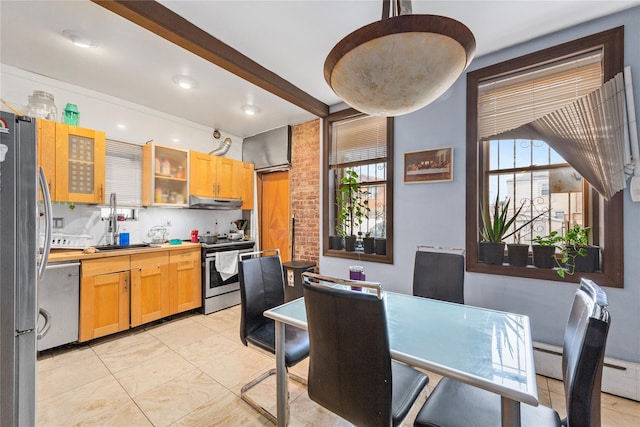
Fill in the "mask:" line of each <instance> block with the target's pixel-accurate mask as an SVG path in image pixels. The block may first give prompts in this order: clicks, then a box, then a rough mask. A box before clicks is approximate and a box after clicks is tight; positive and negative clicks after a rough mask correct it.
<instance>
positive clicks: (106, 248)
mask: <svg viewBox="0 0 640 427" xmlns="http://www.w3.org/2000/svg"><path fill="white" fill-rule="evenodd" d="M155 247H157V246H151V245H150V244H149V243H136V244H133V245H102V246H95V248H96V249H97V250H99V251H100V252H107V251H119V250H124V249H129V250H130V249H144V248H155Z"/></svg>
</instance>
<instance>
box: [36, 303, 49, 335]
mask: <svg viewBox="0 0 640 427" xmlns="http://www.w3.org/2000/svg"><path fill="white" fill-rule="evenodd" d="M38 311H39V313H40V315H42V317H44V326H43V327H42V329H41V330H39V331H38V335H37V338H38V339H39V340H41V339H42V338H44V336H45V335H47V333H48V332H49V329H51V313H49V312H48V311H47V310H45V309H44V308H42V307H41V308H40V310H38Z"/></svg>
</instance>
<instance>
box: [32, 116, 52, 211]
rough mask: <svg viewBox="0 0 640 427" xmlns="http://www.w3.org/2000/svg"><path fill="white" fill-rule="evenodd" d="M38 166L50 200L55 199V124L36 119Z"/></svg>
mask: <svg viewBox="0 0 640 427" xmlns="http://www.w3.org/2000/svg"><path fill="white" fill-rule="evenodd" d="M36 124H37V125H36V129H37V132H38V164H39V165H40V166H41V167H42V169H43V170H44V174H45V176H46V178H47V185H48V186H49V193H50V194H51V200H54V201H57V199H56V122H53V121H51V120H43V119H36Z"/></svg>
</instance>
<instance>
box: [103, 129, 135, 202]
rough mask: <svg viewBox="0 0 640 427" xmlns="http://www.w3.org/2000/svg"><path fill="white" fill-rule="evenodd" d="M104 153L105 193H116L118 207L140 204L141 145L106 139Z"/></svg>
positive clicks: (107, 198)
mask: <svg viewBox="0 0 640 427" xmlns="http://www.w3.org/2000/svg"><path fill="white" fill-rule="evenodd" d="M106 154H107V159H106V169H107V170H106V181H107V182H106V188H107V193H106V194H107V195H109V194H111V193H116V194H117V201H118V206H119V207H120V206H129V207H140V206H142V147H141V146H140V145H135V144H128V143H126V142H120V141H114V140H110V139H107V141H106ZM106 200H109V197H106Z"/></svg>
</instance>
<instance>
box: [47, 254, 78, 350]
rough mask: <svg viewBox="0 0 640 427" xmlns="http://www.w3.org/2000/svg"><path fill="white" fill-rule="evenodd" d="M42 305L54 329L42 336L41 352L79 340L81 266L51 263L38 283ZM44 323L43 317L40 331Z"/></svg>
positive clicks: (75, 263)
mask: <svg viewBox="0 0 640 427" xmlns="http://www.w3.org/2000/svg"><path fill="white" fill-rule="evenodd" d="M38 303H39V305H40V308H41V309H43V310H46V311H47V312H48V314H49V315H50V317H51V319H50V322H51V327H50V328H49V330H48V331H42V332H43V335H42V337H38V351H42V350H46V349H48V348H52V347H57V346H59V345H63V344H68V343H71V342H75V341H78V316H79V311H80V263H79V262H72V263H55V264H48V265H47V268H46V269H45V273H44V276H43V278H42V280H41V281H39V282H38ZM44 324H45V320H44V317H43V316H42V314H41V315H40V317H39V318H38V330H41V329H42V328H43V327H44Z"/></svg>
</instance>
